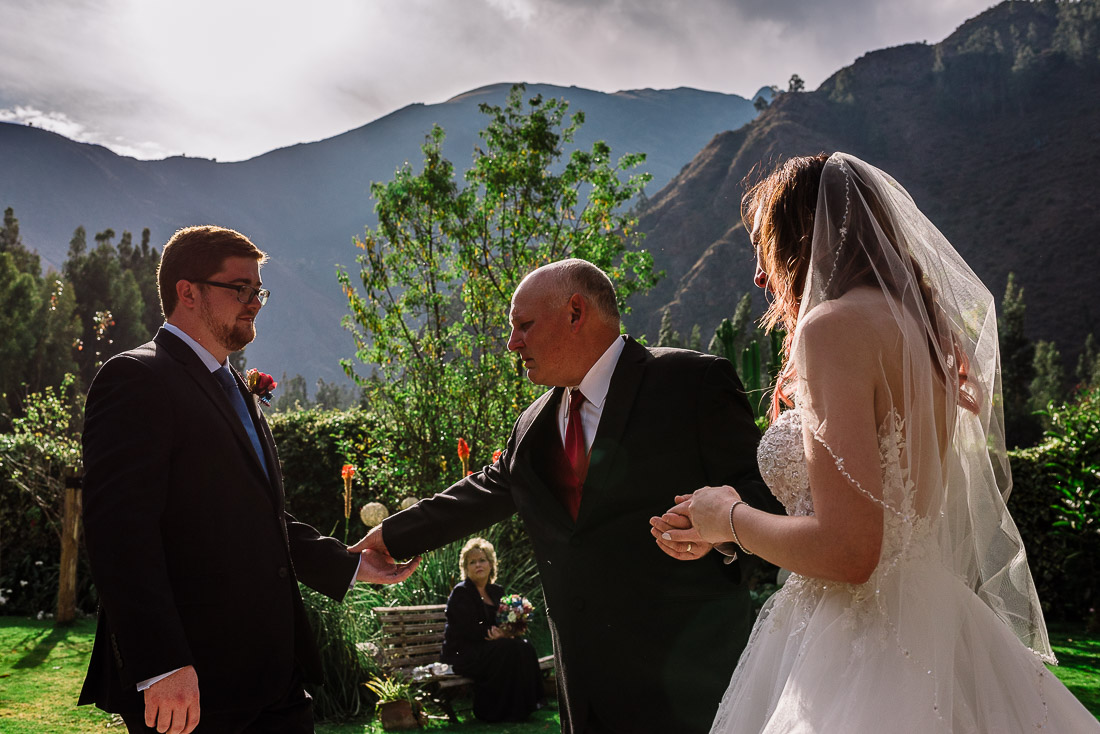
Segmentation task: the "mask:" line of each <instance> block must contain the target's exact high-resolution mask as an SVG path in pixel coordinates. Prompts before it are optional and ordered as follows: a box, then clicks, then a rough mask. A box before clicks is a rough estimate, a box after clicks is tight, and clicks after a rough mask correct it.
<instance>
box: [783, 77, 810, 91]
mask: <svg viewBox="0 0 1100 734" xmlns="http://www.w3.org/2000/svg"><path fill="white" fill-rule="evenodd" d="M787 91H788V92H804V91H806V82H804V81H802V77H800V76H799V75H798V74H791V80H790V81H789V82H787Z"/></svg>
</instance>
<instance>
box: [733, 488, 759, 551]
mask: <svg viewBox="0 0 1100 734" xmlns="http://www.w3.org/2000/svg"><path fill="white" fill-rule="evenodd" d="M746 504H748V503H747V502H745V500H736V501H735V502H734V503H733V504H732V505H730V533H732V534H733V542H734V543H737V547H738V548H740V549H741V552H742V553H744V554H745V555H747V556H753V555H756V554H755V553H753V552H752V551H751V550H749V549H748V548H746V547H745V546H744V545H742V544H741V541H740V540H738V538H737V530H736V529H735V528H734V527H733V510H734V508H735V507H737V506H738V505H746Z"/></svg>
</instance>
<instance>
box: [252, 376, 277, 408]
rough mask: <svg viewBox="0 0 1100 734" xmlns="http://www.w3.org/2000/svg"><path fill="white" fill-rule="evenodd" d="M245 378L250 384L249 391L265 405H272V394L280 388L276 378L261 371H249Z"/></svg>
mask: <svg viewBox="0 0 1100 734" xmlns="http://www.w3.org/2000/svg"><path fill="white" fill-rule="evenodd" d="M244 376H245V382H247V383H248V391H249V392H250V393H252V394H253V395H255V396H256V397H258V398H259V399H260V402H261V403H263V404H264V405H271V393H272V392H273V391H274V390H275V388H276V387H278V386H279V383H277V382H275V378H274V377H272V376H271V375H268V374H265V373H263V372H260V371H259V370H249V371H248V372H246V373H245V375H244Z"/></svg>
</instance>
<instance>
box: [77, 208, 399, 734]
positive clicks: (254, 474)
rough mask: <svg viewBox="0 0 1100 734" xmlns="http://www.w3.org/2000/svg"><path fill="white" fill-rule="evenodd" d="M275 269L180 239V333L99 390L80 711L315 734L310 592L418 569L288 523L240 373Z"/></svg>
mask: <svg viewBox="0 0 1100 734" xmlns="http://www.w3.org/2000/svg"><path fill="white" fill-rule="evenodd" d="M265 259H266V256H265V255H264V253H263V252H261V251H260V250H259V249H257V248H256V246H255V245H253V244H252V242H250V241H249V240H248V238H246V237H245V236H244V235H242V234H240V233H238V232H234V231H233V230H228V229H223V228H220V227H191V228H188V229H183V230H180V231H179V232H177V233H176V234H175V236H173V237H172V239H171V240H170V241H169V242H168V244H167V245H165V247H164V251H163V254H162V256H161V263H160V268H159V270H158V273H157V279H158V287H159V290H160V297H161V305H162V308H163V311H164V314H165V317H166V319H167V323H166V324H165V325H164V327H163V328H162V329H161V330H160V331H159V332H158V333H157V335H156V337H155V338H154V339H153V341H151V342H149V343H148V344H145V345H142V346H141V347H138V348H137V349H134V350H132V351H129V352H124V353H122V354H120V355H118V356H116V357H114V358H113V359H111V360H109V361H108V362H107V363H106V364H105V365H104V366H103V368H102V369H101V370H100V371H99V374H98V375H96V378H95V380H94V381H93V382H92V386H91V390H90V391H89V393H88V401H87V407H86V419H85V429H84V464H85V480H84V527H85V538H86V542H87V546H88V555H89V558H90V560H91V566H92V574H93V576H94V579H95V583H96V589H97V591H98V592H99V597H100V602H101V606H100V613H99V626H98V628H97V630H96V639H95V646H94V648H93V651H92V659H91V662H90V665H89V670H88V676H87V679H86V680H85V683H84V689H83V691H82V692H81V695H80V703H81V704H85V703H95V704H97V705H98V706H100V707H101V708H103V709H105V710H107V711H113V712H118V713H120V714H122V717H123V719H124V720H125V722H126V725H127V727H128V728H129V729H130V731H132V732H133V731H140V732H149V731H158V732H173V733H175V734H180V733H184V734H185V733H186V732H191V731H196V732H200V733H203V734H206V733H208V734H221V733H223V732H224V733H226V734H228V733H230V732H233V733H237V732H256V733H259V732H264V733H275V732H288V733H289V732H295V733H304V732H312V731H313V718H312V707H311V702H310V700H309V696H308V695H307V694H306V693H305V691H304V690H303V688H302V681H303V680H309V679H313V680H316V679H318V678H319V676H320V658H319V656H318V653H317V649H316V646H315V643H314V640H313V636H312V634H311V632H310V630H309V626H308V624H307V622H306V619H305V609H304V608H303V606H302V598H301V594H300V592H299V590H298V580H299V579H301V580H302V581H303V582H304V583H306V584H308V585H309V586H311V587H313V588H315V589H317V590H318V591H320V592H322V593H324V594H327V595H328V596H331V597H333V598H335V599H340V598H342V597H343V596H344V594H345V593H347V591H348V589H349V587H350V586H351V585H352V584H353V583H354V582H355V581H356V580H357V579H358V580H370V581H381V580H383V579H387V580H394V581H396V580H400V579H401V578H404V577H405V576H407V575H408V574H409V573H411V572H412V570H413V569H412V567H411V566H394V565H392V564H391V563H390V562H389V559H386V558H383V557H380V556H379V555H378V554H376V553H371V552H366V553H363V554H360V555H356V554H355V553H349V552H348V550H347V549H346V548H345V546H344V545H343V544H342V543H340V542H338V541H336V540H335V539H333V538H326V537H322V536H321V535H320V534H318V533H317V531H316V530H314V529H313V528H311V527H309V526H308V525H304V524H302V523H299V522H298V521H296V520H295V519H294V518H293V517H291V516H290V515H288V514H287V513H286V512H285V511H284V506H283V486H282V475H281V472H280V467H279V461H278V456H277V454H276V452H275V444H274V443H273V441H272V438H271V432H270V431H269V430H268V426H267V422H266V421H265V420H264V417H263V414H262V412H261V411H260V410H259V409H258V401H257V397H256V396H255V395H254V394H252V392H250V391H249V389H248V388H247V386H246V385H245V384H244V382H243V381H242V379H241V376H240V375H239V374H237V373H236V371H235V370H233V368H232V367H231V366H230V365H229V362H228V356H229V354H230V353H232V352H234V351H237V350H239V349H242V348H243V347H244V346H245V345H246V344H248V343H249V342H251V341H252V340H253V338H255V335H256V331H255V324H254V322H255V318H256V315H257V313H258V312H259V310H260V308H261V307H262V306H263V304H264V303H265V302H266V300H267V297H268V291H267V290H265V289H264V288H263V287H262V285H261V282H260V266H261V265H262V264H263V262H264V261H265ZM200 696H201V708H200Z"/></svg>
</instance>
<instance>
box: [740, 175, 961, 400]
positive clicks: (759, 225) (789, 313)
mask: <svg viewBox="0 0 1100 734" xmlns="http://www.w3.org/2000/svg"><path fill="white" fill-rule="evenodd" d="M828 160H829V156H828V155H826V154H824V153H819V154H818V155H814V156H801V157H794V158H789V159H787V160H786V161H785V162H784V163H782V164H781V165H779V167H777V168H776V169H775V170H774V171H773V172H772V173H771V174H769V175H768V176H767V177H765V178H763V179H761V180H760V181H758V182H757V183H755V184H753V185H752V186H750V187H749V189H748V190H747V191H746V192H745V195H744V197H742V199H741V221H742V222H743V223H744V225H745V229H746V231H748V232H753V231H754V229H755V236H754V238H753V239H754V241H753V242H752V245H753V249H754V250H755V252H756V253H757V257H758V261H759V263H760V266H761V267H762V269H763V270H764V272H765V273H766V274H767V277H768V283H769V285H770V286H771V288H772V290H773V293H774V298H773V300H772V301H771V303H770V304H769V306H768V310H767V311H766V312H765V313H764V316H763V317H762V318H761V324H762V325H763V327H764V329H765V330H766V331H768V332H770V331H771V330H772V329H774V328H775V327H776V326H779V325H782V327H783V328H784V329H785V330H786V332H787V336H786V338H785V339H784V341H783V364H782V367H781V369H780V371H779V377H778V378H777V380H776V384H775V390H774V392H773V393H772V409H771V419H772V420H775V419H776V418H777V417H778V416H779V413H780V411H781V410H782V408H783V406H784V405H785V406H787V407H791V406H792V405H793V404H794V403H793V401H792V400H791V398H790V396H789V395H788V394H787V389H788V386H789V385H790V384H791V383H792V382H793V381H794V379H795V377H796V375H795V371H794V366H793V365H792V364H791V363H790V353H791V343H792V341H793V339H794V332H795V326H796V325H797V322H798V311H799V306H800V304H801V299H802V293H803V290H804V288H805V285H806V276H807V273H808V271H809V267H810V259H811V249H812V245H813V234H814V218H815V215H816V212H817V205H818V194H819V190H820V184H821V174H822V171H824V169H825V164H826V163H827V162H828ZM750 175H751V174H750ZM854 184H855V186H856V188H857V189H858V190H859V194H860V195H861V196H862V197H863V200H864V201H865V202H866V203H867V205H868V208H869V209H870V212H871V215H872V219H873V221H871V220H869V219H868V218H866V217H864V218H862V219H859V218H853V220H852V221H850V222H848V223H847V224H848V227H849V232H848V233H847V235H846V236H847V238H848V239H850V240H851V241H861V240H864V238H869V237H878V234H879V232H881V234H882V235H883V236H884V237H885V239H886V240H887V241H888V242H889V243H890V244H891V245H892V247H893V250H894V252H895V254H896V255H898V256H900V257H901V258H902V259H903V261H904V262H906V263H907V265H908V267H909V268H910V269H911V270H912V272H913V276H914V280H915V282H916V283H917V284H918V288H919V291H920V300H921V303H922V304H923V307H924V311H925V314H926V316H927V321H928V323H929V324H931V332H930V333H929V334H928V342H929V344H928V346H929V357H930V358H931V359H932V360H933V362H935V363H936V364H937V365H938V366H939V365H941V361H940V360H938V359H936V358H935V356H934V355H935V354H936V353H937V352H940V351H943V352H945V353H947V354H950V355H952V358H951V359H949V360H947V361H948V362H951V361H953V362H955V364H956V365H957V368H958V371H957V374H947V373H945V372H944V369H943V367H942V366H941V367H940V373H941V375H942V376H943V377H944V378H945V380H946V381H947V382H948V383H949V384H950V383H955V384H954V385H953V386H954V387H955V389H956V391H957V395H958V401H959V404H961V405H962V406H963V407H965V408H966V409H967V410H970V411H971V412H974V413H977V412H978V401H979V400H980V396H979V395H975V394H972V393H974V392H975V391H976V390H977V385H974V384H972V383H970V380H969V377H968V374H967V372H968V370H969V362H968V360H967V358H966V355H965V353H964V352H963V350H962V348H961V346H960V344H959V340H958V337H957V335H956V334H955V333H954V332H953V331H952V330H951V329H950V327H949V326H948V325H947V324H946V323H945V320H944V319H943V318H942V311H941V309H940V308H939V307H938V306H937V303H936V294H935V293H934V292H933V291H932V288H931V287H930V286H929V284H928V282H927V279H926V278H925V277H924V274H923V271H922V270H921V267H920V265H919V264H918V263H917V262H916V261H915V260H914V259H913V256H912V255H911V254H910V253H909V252H908V251H907V250H906V249H905V248H904V247H903V246H902V245H901V244H900V243H899V242H898V237H897V235H896V233H895V232H894V230H893V227H892V226H891V223H890V218H889V217H888V216H885V212H884V210H883V204H882V202H881V201H880V200H879V199H878V197H877V196H875V195H874V194H873V192H872V191H871V190H870V189H868V188H867V187H866V186H864V185H863V184H862V183H861V182H860V181H858V180H854ZM758 215H759V216H760V221H759V222H757V221H756V218H757V216H758ZM876 230H877V231H876ZM844 252H845V257H844V258H843V259H838V262H837V269H836V272H835V273H834V274H833V277H832V278H830V282H829V284H828V286H827V288H828V294H827V295H828V296H829V297H830V298H836V297H838V296H840V295H841V294H843V293H845V292H847V291H848V290H850V289H851V288H853V287H855V286H857V285H861V284H872V285H875V286H877V287H879V286H880V287H883V288H885V289H886V290H887V291H889V292H892V293H895V294H897V295H900V293H899V290H900V289H901V287H902V286H899V284H897V283H894V282H892V280H891V278H890V273H891V271H890V268H888V267H884V264H883V263H882V262H880V261H881V260H883V258H884V254H882V253H881V251H880V250H877V249H876V248H865V247H851V248H847V249H846V250H845V251H844ZM875 253H878V254H875ZM880 281H881V282H880ZM956 380H957V382H956ZM968 383H970V384H968Z"/></svg>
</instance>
